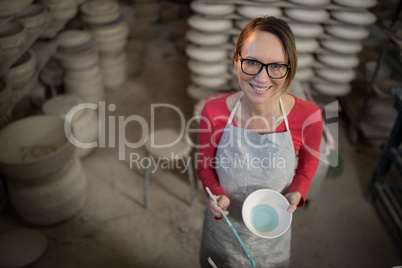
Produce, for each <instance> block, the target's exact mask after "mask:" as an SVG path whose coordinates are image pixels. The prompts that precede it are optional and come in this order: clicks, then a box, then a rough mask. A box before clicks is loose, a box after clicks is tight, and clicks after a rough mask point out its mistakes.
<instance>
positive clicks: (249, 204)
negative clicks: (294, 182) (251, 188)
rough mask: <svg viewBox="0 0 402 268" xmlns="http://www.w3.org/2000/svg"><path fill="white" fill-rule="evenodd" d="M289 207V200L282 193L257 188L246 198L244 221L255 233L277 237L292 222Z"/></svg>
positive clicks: (263, 236) (243, 208)
mask: <svg viewBox="0 0 402 268" xmlns="http://www.w3.org/2000/svg"><path fill="white" fill-rule="evenodd" d="M288 207H289V202H288V200H287V199H286V198H285V197H284V196H283V195H282V194H281V193H279V192H277V191H274V190H271V189H261V190H257V191H255V192H253V193H251V194H250V195H249V196H248V197H247V198H246V200H244V203H243V207H242V216H243V222H244V224H245V225H246V226H247V228H248V229H249V230H250V231H251V232H252V233H254V234H255V235H258V236H260V237H262V238H268V239H272V238H276V237H279V236H281V235H282V234H284V233H285V232H286V231H287V230H288V229H289V227H290V225H291V223H292V213H289V212H288V211H287V209H288Z"/></svg>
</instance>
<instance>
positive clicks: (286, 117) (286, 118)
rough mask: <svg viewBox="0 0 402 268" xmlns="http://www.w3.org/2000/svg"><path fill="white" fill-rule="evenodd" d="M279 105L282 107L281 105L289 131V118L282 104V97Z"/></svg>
mask: <svg viewBox="0 0 402 268" xmlns="http://www.w3.org/2000/svg"><path fill="white" fill-rule="evenodd" d="M279 103H280V105H281V110H282V114H283V121H285V126H286V130H289V122H288V116H287V115H286V111H285V108H284V107H283V103H282V98H281V97H279Z"/></svg>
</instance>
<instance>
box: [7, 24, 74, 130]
mask: <svg viewBox="0 0 402 268" xmlns="http://www.w3.org/2000/svg"><path fill="white" fill-rule="evenodd" d="M10 20H12V17H11V18H8V21H10ZM66 23H67V22H66V21H53V22H51V23H49V24H46V25H45V26H44V27H43V28H42V30H41V31H36V32H35V33H34V34H29V35H28V38H27V41H26V42H25V43H24V44H23V45H22V46H21V47H20V49H19V52H18V53H16V54H15V55H12V56H11V57H8V58H5V60H4V61H3V62H1V63H0V77H2V76H3V75H4V74H5V73H6V72H7V71H8V70H9V69H10V67H11V66H12V65H13V64H14V62H16V61H17V60H18V59H19V58H20V57H21V56H22V55H23V54H24V53H25V52H27V51H28V50H29V49H32V50H33V51H34V52H35V55H36V70H35V73H34V75H33V76H32V78H31V79H30V81H29V82H28V83H27V84H26V85H25V86H24V87H23V88H21V89H19V90H13V99H12V104H11V106H10V107H9V108H8V110H7V112H6V113H5V114H4V115H3V116H2V118H1V119H0V122H1V123H0V128H2V127H4V126H5V125H6V124H8V123H9V122H10V121H11V120H12V111H13V109H14V108H15V106H16V105H17V104H18V102H19V101H21V100H22V99H23V98H24V97H26V96H27V95H28V94H29V93H30V92H31V91H32V89H33V87H34V86H35V85H36V83H37V81H38V75H39V72H40V71H41V70H42V68H43V67H44V66H45V64H46V63H47V61H48V60H49V59H50V57H51V56H52V55H53V54H54V52H55V51H56V48H57V42H56V41H55V40H54V38H55V37H56V36H57V34H58V32H60V31H61V30H62V29H63V28H64V26H65V25H66Z"/></svg>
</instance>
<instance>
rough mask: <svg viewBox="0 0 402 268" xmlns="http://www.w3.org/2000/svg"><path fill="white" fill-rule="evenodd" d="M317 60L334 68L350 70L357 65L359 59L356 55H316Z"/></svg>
mask: <svg viewBox="0 0 402 268" xmlns="http://www.w3.org/2000/svg"><path fill="white" fill-rule="evenodd" d="M317 59H318V60H319V61H320V62H322V63H324V64H325V65H328V66H330V67H335V68H345V69H352V68H355V67H357V65H359V58H358V57H357V56H356V55H347V56H343V55H331V54H320V55H317Z"/></svg>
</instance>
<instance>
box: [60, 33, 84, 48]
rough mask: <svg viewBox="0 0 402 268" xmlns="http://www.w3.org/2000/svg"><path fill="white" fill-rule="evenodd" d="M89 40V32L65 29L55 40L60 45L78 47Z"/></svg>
mask: <svg viewBox="0 0 402 268" xmlns="http://www.w3.org/2000/svg"><path fill="white" fill-rule="evenodd" d="M90 41H91V34H90V33H89V32H86V31H80V30H67V31H64V32H61V33H60V34H59V36H58V37H57V42H58V44H59V46H61V47H79V46H82V45H85V44H88V43H89V42H90Z"/></svg>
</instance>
